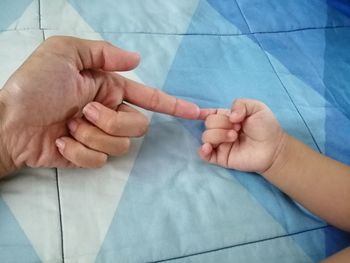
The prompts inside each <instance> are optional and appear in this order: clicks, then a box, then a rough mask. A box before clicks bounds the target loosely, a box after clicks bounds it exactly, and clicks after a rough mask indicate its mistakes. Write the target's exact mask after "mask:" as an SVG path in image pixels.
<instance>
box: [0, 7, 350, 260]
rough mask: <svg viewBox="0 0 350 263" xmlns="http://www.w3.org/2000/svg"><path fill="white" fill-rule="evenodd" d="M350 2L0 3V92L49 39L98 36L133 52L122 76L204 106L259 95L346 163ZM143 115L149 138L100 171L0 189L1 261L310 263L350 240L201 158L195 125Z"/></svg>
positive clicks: (274, 193)
mask: <svg viewBox="0 0 350 263" xmlns="http://www.w3.org/2000/svg"><path fill="white" fill-rule="evenodd" d="M349 6H350V1H347V0H329V1H326V0H307V1H306V0H285V1H280V0H177V1H161V0H142V1H140V0H99V1H98V0H89V1H83V0H80V1H79V0H16V1H12V0H1V1H0V87H1V86H3V84H4V83H5V81H6V80H7V78H8V77H9V76H10V75H11V74H12V73H13V72H14V71H15V70H16V68H17V67H18V66H19V65H20V64H21V63H22V62H23V61H24V60H25V59H26V57H28V55H29V54H30V53H31V52H32V51H33V50H34V49H35V48H36V47H37V46H38V45H39V44H40V43H42V42H43V41H44V40H45V39H46V38H48V37H50V36H52V35H71V36H76V37H81V38H87V39H104V40H107V41H109V42H111V43H113V44H114V45H117V46H120V47H122V48H125V49H129V50H133V51H138V52H139V53H140V54H141V56H142V62H141V64H140V66H139V67H138V68H137V69H136V70H134V71H132V72H128V73H126V74H125V75H126V76H127V77H129V78H132V79H134V80H136V81H139V82H142V83H146V84H147V85H150V86H154V87H157V88H159V89H162V90H164V91H166V92H168V93H170V94H173V95H176V96H178V97H181V98H184V99H186V100H189V101H193V102H195V103H197V104H199V105H200V106H202V107H214V108H218V107H219V108H227V107H230V105H231V102H232V100H233V99H235V98H241V97H244V98H254V99H258V100H261V101H263V102H265V103H266V104H267V105H268V106H269V107H270V108H271V109H272V110H273V112H274V113H275V114H276V116H277V118H278V119H279V121H280V123H281V125H282V126H283V128H284V129H285V130H286V131H287V132H288V133H290V134H292V135H293V136H295V137H297V138H298V139H300V140H301V141H303V142H304V143H306V144H308V145H309V146H311V147H312V148H314V149H315V150H317V151H319V152H321V153H323V154H326V155H328V156H330V157H332V158H335V159H337V160H339V161H342V162H344V163H347V164H350V135H349V134H350V52H349V50H350V17H349V15H350V12H349ZM43 74H44V73H43ZM147 114H148V117H149V118H150V119H151V124H150V129H149V132H148V134H147V135H146V136H145V137H144V138H141V139H137V140H134V141H133V143H132V148H131V151H130V152H129V154H127V155H126V156H124V157H122V158H111V159H110V160H109V162H108V164H107V165H106V166H105V167H104V168H102V169H98V170H76V169H74V170H61V169H24V170H22V171H20V172H18V173H17V174H16V175H15V176H13V177H11V178H8V179H6V180H4V181H2V182H0V262H47V263H53V262H66V263H68V262H69V263H70V262H174V263H175V262H179V263H180V262H181V263H183V262H201V263H206V262H208V263H209V262H318V261H320V260H322V259H324V258H325V257H328V256H330V255H332V254H334V253H336V252H337V251H339V250H341V249H343V248H345V247H347V246H350V235H349V234H346V233H344V232H342V231H340V230H338V229H336V228H334V227H332V226H330V225H328V224H327V223H326V222H324V221H322V220H321V219H319V218H318V217H316V216H315V215H313V214H312V213H310V212H309V211H307V210H306V209H305V208H303V207H302V206H300V205H299V204H298V203H296V202H294V201H293V200H292V199H290V198H289V197H288V196H286V195H285V194H283V193H282V192H280V191H279V190H278V189H277V188H275V187H274V186H273V185H271V184H270V183H268V182H267V181H266V180H264V179H263V178H262V177H260V176H258V175H256V174H251V173H243V172H239V171H234V170H227V169H224V168H220V167H217V166H212V165H209V164H207V163H204V162H203V161H201V160H200V159H199V157H198V156H197V148H198V147H199V145H200V140H201V133H202V131H203V129H204V126H203V122H201V121H187V120H182V119H177V118H174V117H169V116H165V115H162V114H156V113H153V114H152V113H147ZM0 121H1V120H0ZM0 154H1V153H0ZM330 176H332V175H330Z"/></svg>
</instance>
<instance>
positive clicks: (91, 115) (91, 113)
mask: <svg viewBox="0 0 350 263" xmlns="http://www.w3.org/2000/svg"><path fill="white" fill-rule="evenodd" d="M83 113H84V115H85V117H86V118H87V119H88V120H89V121H92V122H96V121H97V120H98V117H99V112H98V109H97V108H96V107H95V106H94V105H93V104H91V103H90V104H88V105H86V106H85V107H84V109H83Z"/></svg>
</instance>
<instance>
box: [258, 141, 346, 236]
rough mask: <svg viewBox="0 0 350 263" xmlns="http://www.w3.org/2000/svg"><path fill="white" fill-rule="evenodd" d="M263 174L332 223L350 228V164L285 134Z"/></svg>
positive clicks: (343, 227)
mask: <svg viewBox="0 0 350 263" xmlns="http://www.w3.org/2000/svg"><path fill="white" fill-rule="evenodd" d="M263 176H264V177H265V178H266V179H267V180H269V181H270V182H271V183H273V184H274V185H276V186H277V187H278V188H280V189H281V190H282V191H283V192H285V193H286V194H288V195H289V196H291V197H292V198H293V199H295V200H296V201H298V202H299V203H301V204H302V205H303V206H305V207H306V208H308V209H309V210H310V211H312V212H313V213H315V214H316V215H318V216H320V217H321V218H323V219H324V220H326V221H327V222H329V223H330V224H333V225H335V226H337V227H339V228H341V229H344V230H347V231H350V220H349V218H350V205H349V204H350V167H349V166H346V165H344V164H342V163H340V162H337V161H335V160H332V159H330V158H328V157H326V156H323V155H321V154H319V153H317V152H315V151H314V150H312V149H311V148H309V147H308V146H306V145H305V144H303V143H301V142H299V141H298V140H296V139H294V138H293V137H291V136H289V135H285V138H284V141H283V143H282V145H281V149H280V151H279V154H278V156H277V157H276V160H275V162H274V163H273V165H272V166H271V168H270V169H268V170H267V171H266V172H265V173H263Z"/></svg>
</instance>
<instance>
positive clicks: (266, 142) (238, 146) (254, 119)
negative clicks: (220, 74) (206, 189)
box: [199, 99, 285, 174]
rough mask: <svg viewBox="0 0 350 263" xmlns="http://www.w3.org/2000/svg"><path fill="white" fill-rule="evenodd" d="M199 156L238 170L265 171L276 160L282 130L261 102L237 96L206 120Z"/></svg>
mask: <svg viewBox="0 0 350 263" xmlns="http://www.w3.org/2000/svg"><path fill="white" fill-rule="evenodd" d="M205 126H206V128H207V130H206V131H205V132H204V133H203V136H202V140H203V143H204V144H203V145H202V146H201V148H200V149H199V155H200V157H201V158H202V159H203V160H205V161H208V162H210V163H213V164H218V165H221V166H224V167H227V168H232V169H236V170H240V171H247V172H257V173H260V174H261V173H264V172H265V171H266V170H267V169H268V168H270V167H271V165H272V164H273V162H274V160H275V159H276V157H277V155H278V153H279V150H280V146H281V145H282V143H281V142H282V141H283V138H284V137H285V133H284V131H283V130H282V128H281V127H280V125H279V123H278V121H277V119H276V118H275V116H274V115H273V113H272V111H271V110H270V109H269V108H268V107H267V106H266V105H265V104H263V103H262V102H259V101H256V100H250V99H238V100H236V101H235V102H234V103H233V106H232V109H231V110H228V109H227V110H217V112H216V114H211V115H209V116H208V117H207V119H206V121H205Z"/></svg>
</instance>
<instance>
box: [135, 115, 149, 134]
mask: <svg viewBox="0 0 350 263" xmlns="http://www.w3.org/2000/svg"><path fill="white" fill-rule="evenodd" d="M148 127H149V121H148V119H147V117H146V116H143V115H142V116H141V117H140V122H139V127H138V132H137V136H143V135H145V134H146V133H147V131H148Z"/></svg>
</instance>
